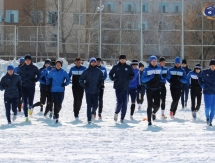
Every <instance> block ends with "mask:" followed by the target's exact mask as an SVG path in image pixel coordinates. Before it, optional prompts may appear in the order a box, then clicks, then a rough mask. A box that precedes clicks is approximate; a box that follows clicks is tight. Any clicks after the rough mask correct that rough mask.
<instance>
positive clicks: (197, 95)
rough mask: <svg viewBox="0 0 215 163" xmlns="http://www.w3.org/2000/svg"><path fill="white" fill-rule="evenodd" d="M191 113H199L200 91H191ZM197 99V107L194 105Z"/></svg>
mask: <svg viewBox="0 0 215 163" xmlns="http://www.w3.org/2000/svg"><path fill="white" fill-rule="evenodd" d="M190 95H191V111H199V108H200V105H201V101H202V90H198V89H191V91H190ZM196 99H197V105H196Z"/></svg>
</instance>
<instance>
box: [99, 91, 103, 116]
mask: <svg viewBox="0 0 215 163" xmlns="http://www.w3.org/2000/svg"><path fill="white" fill-rule="evenodd" d="M103 95H104V88H100V90H99V114H102V109H103Z"/></svg>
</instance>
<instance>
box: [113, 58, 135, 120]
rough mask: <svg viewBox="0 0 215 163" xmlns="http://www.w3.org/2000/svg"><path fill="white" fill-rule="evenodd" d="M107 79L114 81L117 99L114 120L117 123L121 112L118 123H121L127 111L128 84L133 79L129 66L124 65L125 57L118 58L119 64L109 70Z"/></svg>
mask: <svg viewBox="0 0 215 163" xmlns="http://www.w3.org/2000/svg"><path fill="white" fill-rule="evenodd" d="M109 78H110V80H112V81H114V86H113V87H114V89H115V94H116V98H117V104H116V110H115V114H114V120H115V121H117V119H118V114H119V112H120V111H121V118H120V122H123V120H124V118H125V115H126V111H127V104H128V89H129V83H130V81H131V80H132V79H133V78H134V72H133V70H132V68H131V66H130V65H127V64H126V56H125V55H120V56H119V63H118V64H117V65H115V66H113V68H112V69H111V70H110V72H109Z"/></svg>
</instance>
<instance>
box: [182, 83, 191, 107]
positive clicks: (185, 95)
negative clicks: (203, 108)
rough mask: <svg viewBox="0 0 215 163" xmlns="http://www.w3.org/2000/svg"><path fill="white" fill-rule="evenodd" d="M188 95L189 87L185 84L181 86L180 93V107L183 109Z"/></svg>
mask: <svg viewBox="0 0 215 163" xmlns="http://www.w3.org/2000/svg"><path fill="white" fill-rule="evenodd" d="M188 94H189V86H188V85H187V84H183V86H182V91H181V105H182V107H184V103H185V102H187V100H188Z"/></svg>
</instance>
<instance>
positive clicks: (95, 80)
mask: <svg viewBox="0 0 215 163" xmlns="http://www.w3.org/2000/svg"><path fill="white" fill-rule="evenodd" d="M89 63H90V65H89V67H88V68H87V69H86V70H85V71H84V72H83V73H82V75H81V76H80V78H79V82H80V84H81V86H82V87H84V89H85V93H86V101H87V119H88V123H91V121H92V120H93V119H94V114H95V113H96V110H97V108H98V96H99V90H100V87H101V86H102V84H103V83H104V79H103V73H102V71H101V70H100V69H99V68H97V66H96V58H91V59H90V61H89ZM91 108H92V109H91Z"/></svg>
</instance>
